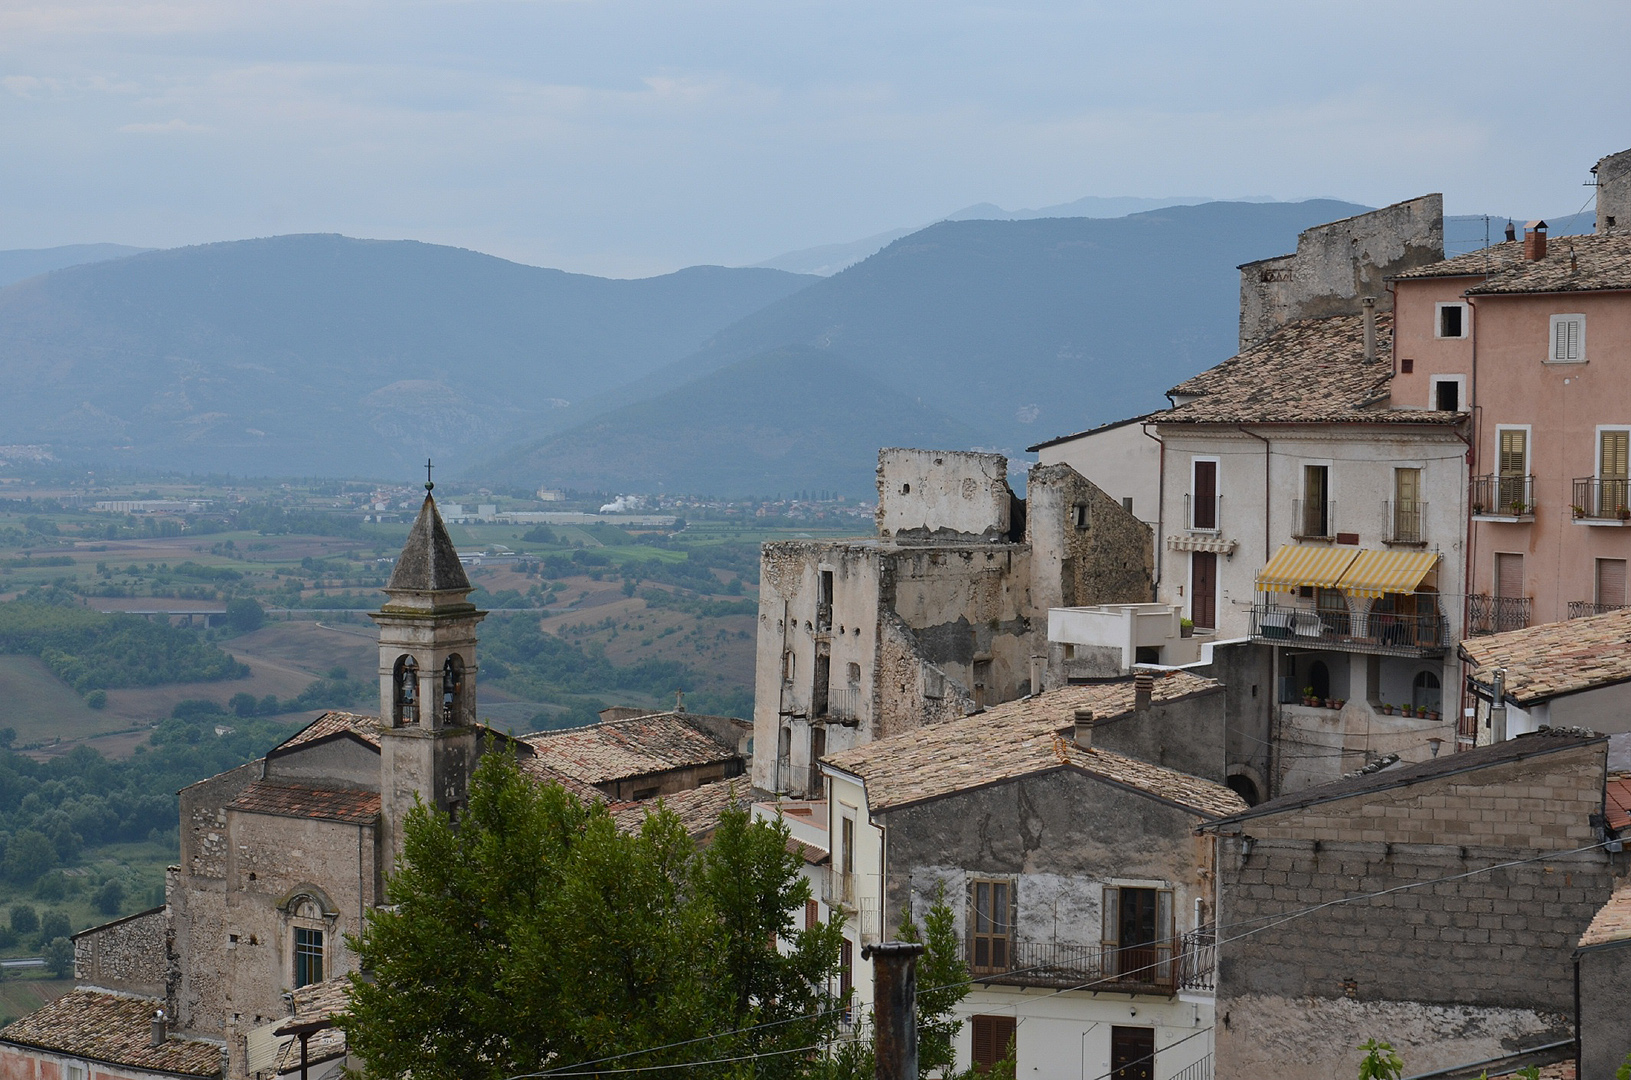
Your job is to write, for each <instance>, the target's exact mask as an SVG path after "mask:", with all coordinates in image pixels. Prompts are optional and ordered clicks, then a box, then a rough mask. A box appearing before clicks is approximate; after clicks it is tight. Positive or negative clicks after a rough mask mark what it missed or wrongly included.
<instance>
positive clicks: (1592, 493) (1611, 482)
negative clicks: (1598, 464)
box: [1569, 476, 1631, 521]
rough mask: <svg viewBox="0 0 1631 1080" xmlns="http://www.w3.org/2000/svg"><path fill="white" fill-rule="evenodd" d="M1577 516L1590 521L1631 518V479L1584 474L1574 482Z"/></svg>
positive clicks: (1574, 506) (1573, 511)
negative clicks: (1604, 477)
mask: <svg viewBox="0 0 1631 1080" xmlns="http://www.w3.org/2000/svg"><path fill="white" fill-rule="evenodd" d="M1569 509H1570V510H1571V512H1572V513H1573V514H1574V516H1575V517H1576V518H1583V519H1585V520H1588V521H1626V520H1631V480H1616V479H1612V478H1610V479H1606V480H1605V479H1603V478H1602V477H1600V476H1582V477H1580V478H1579V479H1577V480H1576V481H1575V482H1574V505H1573V506H1571V507H1570V508H1569Z"/></svg>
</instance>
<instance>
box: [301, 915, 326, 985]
mask: <svg viewBox="0 0 1631 1080" xmlns="http://www.w3.org/2000/svg"><path fill="white" fill-rule="evenodd" d="M322 981H323V932H322V931H321V930H308V929H306V928H305V927H302V926H297V927H295V931H294V984H295V988H296V989H299V988H300V987H302V986H310V985H311V984H312V983H320V982H322Z"/></svg>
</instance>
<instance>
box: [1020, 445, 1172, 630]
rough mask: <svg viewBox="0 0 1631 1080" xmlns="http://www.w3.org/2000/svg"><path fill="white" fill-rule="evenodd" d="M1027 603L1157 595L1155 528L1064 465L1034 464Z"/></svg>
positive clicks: (1029, 485) (1042, 610)
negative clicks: (1032, 577) (1033, 572)
mask: <svg viewBox="0 0 1631 1080" xmlns="http://www.w3.org/2000/svg"><path fill="white" fill-rule="evenodd" d="M1025 494H1026V499H1025V538H1026V541H1027V542H1028V543H1029V544H1030V545H1031V558H1032V566H1034V567H1035V569H1036V575H1035V580H1034V581H1033V582H1032V585H1031V604H1032V606H1033V607H1034V608H1035V610H1036V611H1037V613H1038V615H1039V616H1040V617H1044V618H1045V617H1046V612H1047V610H1048V609H1049V608H1052V607H1086V606H1090V605H1094V604H1141V603H1147V602H1149V601H1151V600H1153V599H1154V598H1155V532H1154V530H1153V529H1151V528H1150V526H1148V525H1146V524H1145V523H1144V522H1142V521H1140V520H1138V519H1137V518H1136V517H1134V516H1133V515H1132V514H1131V513H1130V512H1129V511H1127V510H1126V509H1124V508H1123V507H1122V505H1121V503H1119V502H1117V501H1116V500H1115V499H1112V498H1111V497H1110V496H1108V495H1106V494H1105V493H1104V492H1103V491H1101V490H1100V489H1099V488H1098V486H1097V485H1095V484H1094V483H1093V482H1092V481H1090V480H1088V479H1087V478H1086V477H1084V476H1082V475H1081V474H1080V473H1078V472H1077V471H1076V470H1075V469H1072V468H1071V467H1070V466H1069V465H1036V466H1033V467H1032V469H1031V472H1030V476H1029V479H1028V480H1027V481H1026V487H1025Z"/></svg>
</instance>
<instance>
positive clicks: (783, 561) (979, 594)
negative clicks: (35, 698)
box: [753, 449, 1152, 794]
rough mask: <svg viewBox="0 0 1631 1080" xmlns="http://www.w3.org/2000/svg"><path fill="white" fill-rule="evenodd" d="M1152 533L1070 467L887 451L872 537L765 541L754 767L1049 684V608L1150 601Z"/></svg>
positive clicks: (800, 789)
mask: <svg viewBox="0 0 1631 1080" xmlns="http://www.w3.org/2000/svg"><path fill="white" fill-rule="evenodd" d="M1151 544H1152V541H1151V533H1150V530H1149V527H1148V526H1147V525H1145V524H1143V523H1142V522H1140V521H1139V520H1138V519H1137V518H1135V517H1133V515H1132V514H1130V513H1129V512H1128V511H1127V510H1126V509H1125V508H1124V507H1123V506H1122V505H1121V503H1119V502H1117V501H1116V500H1114V499H1112V498H1110V497H1109V496H1108V495H1106V494H1104V492H1103V491H1101V490H1100V489H1099V488H1097V487H1095V486H1094V485H1093V484H1091V483H1089V482H1088V481H1087V480H1085V479H1083V478H1082V476H1081V475H1080V474H1078V473H1077V472H1076V471H1075V470H1073V469H1071V468H1070V467H1069V466H1066V465H1040V466H1035V467H1033V468H1032V469H1031V471H1030V474H1029V477H1028V479H1027V484H1026V498H1024V499H1020V498H1019V497H1018V496H1017V495H1016V494H1015V493H1014V492H1013V490H1012V489H1011V488H1010V487H1009V485H1008V461H1007V459H1006V458H1004V457H1002V456H1001V455H999V454H976V453H963V452H955V451H944V450H903V449H888V450H883V451H881V452H880V453H879V455H878V509H877V535H876V536H874V537H869V538H866V539H860V540H832V541H826V540H821V541H817V540H801V541H787V542H781V543H771V544H766V545H764V548H763V553H762V556H761V574H760V582H761V586H760V592H759V629H758V651H757V669H756V673H755V694H754V747H755V755H754V765H753V783H754V785H755V786H756V787H760V788H764V789H767V790H773V791H780V792H790V793H796V794H805V793H809V792H811V791H812V790H814V788H815V787H816V786H817V785H818V779H817V777H816V776H815V774H814V773H813V772H812V769H811V765H812V763H813V762H814V761H815V760H817V759H818V758H820V757H821V756H822V755H824V754H827V753H832V752H835V751H837V750H841V749H844V748H847V747H850V746H855V745H859V744H861V743H865V742H868V741H870V740H872V739H874V738H881V737H885V736H888V735H892V734H898V733H900V732H903V731H909V730H912V729H914V728H916V727H919V726H921V725H924V724H932V723H937V722H939V721H942V720H947V719H952V718H957V717H962V716H966V715H968V714H969V713H971V712H975V711H977V710H979V709H982V708H985V707H987V706H990V705H995V704H997V703H999V702H1003V701H1009V700H1012V699H1013V698H1016V697H1019V696H1021V695H1022V694H1026V693H1029V692H1030V691H1031V690H1032V688H1033V686H1037V687H1039V686H1040V683H1041V674H1042V668H1043V666H1044V665H1045V661H1046V632H1047V626H1046V624H1047V618H1046V613H1047V610H1048V609H1049V608H1050V607H1060V606H1072V605H1080V604H1095V603H1114V602H1128V601H1131V602H1137V601H1143V600H1148V599H1150V590H1151V578H1150V571H1151V551H1152V546H1151Z"/></svg>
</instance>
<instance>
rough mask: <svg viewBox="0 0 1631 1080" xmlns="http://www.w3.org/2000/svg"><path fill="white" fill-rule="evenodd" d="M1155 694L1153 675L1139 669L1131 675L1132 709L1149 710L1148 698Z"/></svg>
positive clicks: (1138, 710)
mask: <svg viewBox="0 0 1631 1080" xmlns="http://www.w3.org/2000/svg"><path fill="white" fill-rule="evenodd" d="M1154 696H1155V676H1154V675H1152V674H1151V673H1150V672H1148V671H1140V672H1139V673H1138V674H1136V675H1134V676H1133V709H1134V710H1135V711H1137V712H1149V711H1150V699H1151V698H1152V697H1154Z"/></svg>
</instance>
